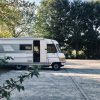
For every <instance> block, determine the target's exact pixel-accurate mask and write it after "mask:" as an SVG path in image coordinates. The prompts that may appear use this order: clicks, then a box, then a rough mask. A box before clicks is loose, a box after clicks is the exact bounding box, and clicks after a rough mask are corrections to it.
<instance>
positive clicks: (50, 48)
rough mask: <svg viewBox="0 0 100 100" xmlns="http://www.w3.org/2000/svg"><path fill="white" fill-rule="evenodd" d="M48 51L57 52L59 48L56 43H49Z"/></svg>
mask: <svg viewBox="0 0 100 100" xmlns="http://www.w3.org/2000/svg"><path fill="white" fill-rule="evenodd" d="M47 53H57V50H56V47H55V45H54V44H47Z"/></svg>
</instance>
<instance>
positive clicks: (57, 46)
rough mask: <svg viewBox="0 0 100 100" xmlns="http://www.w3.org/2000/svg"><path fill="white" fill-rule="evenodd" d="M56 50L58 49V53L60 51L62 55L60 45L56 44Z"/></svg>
mask: <svg viewBox="0 0 100 100" xmlns="http://www.w3.org/2000/svg"><path fill="white" fill-rule="evenodd" d="M56 48H57V51H58V52H59V53H61V49H60V47H59V44H56Z"/></svg>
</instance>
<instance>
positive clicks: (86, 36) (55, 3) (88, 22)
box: [36, 0, 100, 58]
mask: <svg viewBox="0 0 100 100" xmlns="http://www.w3.org/2000/svg"><path fill="white" fill-rule="evenodd" d="M36 30H37V33H41V36H43V37H47V38H52V39H56V40H57V41H58V42H59V43H60V45H61V46H62V47H64V48H65V49H66V50H67V49H70V50H76V58H78V52H79V51H80V50H84V53H85V55H86V56H87V57H88V58H90V56H92V58H93V57H94V55H96V53H97V52H99V51H98V50H99V48H100V46H99V42H100V39H99V36H100V31H99V30H100V3H99V2H82V1H81V0H74V1H73V2H69V1H68V0H49V1H48V0H42V2H41V5H40V7H39V8H38V10H37V20H36Z"/></svg>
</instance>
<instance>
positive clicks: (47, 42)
mask: <svg viewBox="0 0 100 100" xmlns="http://www.w3.org/2000/svg"><path fill="white" fill-rule="evenodd" d="M58 45H59V44H58V42H57V41H56V40H52V39H40V38H1V39H0V58H4V57H6V56H10V57H12V58H13V59H14V60H8V62H9V64H13V65H36V64H38V65H48V66H49V65H52V66H53V64H55V63H56V64H59V67H60V66H62V65H63V64H64V60H65V56H64V54H63V53H61V51H60V48H59V46H58Z"/></svg>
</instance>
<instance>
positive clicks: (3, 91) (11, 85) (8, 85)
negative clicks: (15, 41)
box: [0, 57, 39, 100]
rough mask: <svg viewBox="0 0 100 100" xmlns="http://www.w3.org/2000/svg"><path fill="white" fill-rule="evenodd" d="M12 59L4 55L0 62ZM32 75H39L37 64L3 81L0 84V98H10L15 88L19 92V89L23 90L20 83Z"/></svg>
mask: <svg viewBox="0 0 100 100" xmlns="http://www.w3.org/2000/svg"><path fill="white" fill-rule="evenodd" d="M9 59H12V60H13V58H12V57H4V59H0V64H6V63H8V62H7V60H9ZM33 75H35V76H36V77H38V76H39V69H38V67H37V66H33V67H32V68H31V69H30V70H28V72H27V73H24V74H21V75H20V76H18V77H17V79H16V80H15V79H13V78H10V79H8V80H6V81H5V83H4V84H3V86H0V99H2V98H6V99H7V100H10V96H11V92H12V91H14V90H15V89H17V90H18V91H19V92H20V91H21V90H23V91H24V89H25V88H24V86H23V85H22V83H23V82H24V80H25V79H27V78H32V77H33Z"/></svg>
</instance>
